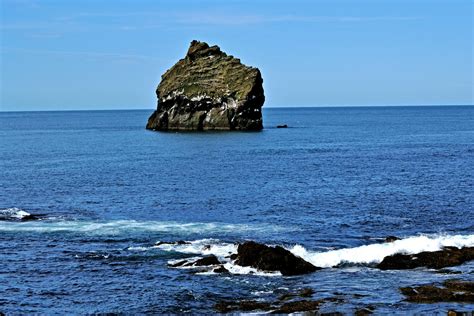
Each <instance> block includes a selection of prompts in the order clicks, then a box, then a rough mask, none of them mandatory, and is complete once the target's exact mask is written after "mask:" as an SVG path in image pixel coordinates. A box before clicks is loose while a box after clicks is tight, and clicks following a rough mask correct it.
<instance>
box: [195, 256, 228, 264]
mask: <svg viewBox="0 0 474 316" xmlns="http://www.w3.org/2000/svg"><path fill="white" fill-rule="evenodd" d="M192 264H193V265H195V266H213V265H216V264H221V262H220V261H219V259H217V257H216V256H214V255H211V256H208V257H204V258H201V259H199V260H196V261H195V262H193V263H192Z"/></svg>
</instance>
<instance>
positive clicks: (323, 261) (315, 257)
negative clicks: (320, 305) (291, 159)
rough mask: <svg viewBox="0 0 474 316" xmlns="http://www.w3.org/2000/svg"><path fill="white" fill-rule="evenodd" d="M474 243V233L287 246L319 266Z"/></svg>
mask: <svg viewBox="0 0 474 316" xmlns="http://www.w3.org/2000/svg"><path fill="white" fill-rule="evenodd" d="M448 246H450V247H457V248H461V247H474V235H454V236H448V235H445V236H439V235H438V236H427V235H422V236H414V237H408V238H405V239H401V240H396V241H394V242H388V243H382V244H371V245H366V246H360V247H355V248H346V249H339V250H332V251H327V252H314V251H310V250H307V249H305V248H304V247H303V246H300V245H296V246H294V247H292V248H290V249H288V250H290V251H291V252H292V253H293V254H295V255H297V256H300V257H301V258H303V259H305V260H306V261H308V262H311V263H312V264H314V265H315V266H317V267H321V268H329V267H334V266H337V265H339V264H343V263H349V264H366V265H369V264H377V263H380V262H381V261H382V260H383V258H385V257H387V256H391V255H394V254H396V253H403V254H416V253H420V252H423V251H437V250H441V249H442V248H443V247H448Z"/></svg>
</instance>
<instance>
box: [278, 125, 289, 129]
mask: <svg viewBox="0 0 474 316" xmlns="http://www.w3.org/2000/svg"><path fill="white" fill-rule="evenodd" d="M277 128H288V125H286V124H283V125H277Z"/></svg>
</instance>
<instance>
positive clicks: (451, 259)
mask: <svg viewBox="0 0 474 316" xmlns="http://www.w3.org/2000/svg"><path fill="white" fill-rule="evenodd" d="M470 260H474V247H464V248H456V247H445V248H443V249H442V250H439V251H431V252H430V251H425V252H420V253H418V254H414V255H404V254H395V255H392V256H388V257H385V258H384V259H383V260H382V262H380V263H379V264H378V265H377V268H379V269H382V270H404V269H414V268H418V267H426V268H429V269H442V268H446V267H451V266H457V265H460V264H462V263H464V262H467V261H470Z"/></svg>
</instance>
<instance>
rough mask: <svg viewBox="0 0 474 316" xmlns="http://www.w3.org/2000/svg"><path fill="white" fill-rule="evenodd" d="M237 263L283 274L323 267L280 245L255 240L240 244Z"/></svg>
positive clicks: (310, 270)
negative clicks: (260, 242) (269, 244)
mask: <svg viewBox="0 0 474 316" xmlns="http://www.w3.org/2000/svg"><path fill="white" fill-rule="evenodd" d="M236 263H237V264H238V265H241V266H244V267H247V266H250V267H253V268H256V269H259V270H263V271H280V272H281V274H282V275H297V274H305V273H310V272H314V271H316V270H319V269H321V268H318V267H315V266H314V265H312V264H311V263H309V262H307V261H305V260H303V259H301V258H300V257H297V256H295V255H294V254H292V253H291V252H289V251H288V250H286V249H284V248H282V247H280V246H276V247H269V246H266V245H263V244H259V243H256V242H254V241H248V242H245V243H243V244H240V245H239V247H238V248H237V261H236Z"/></svg>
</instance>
